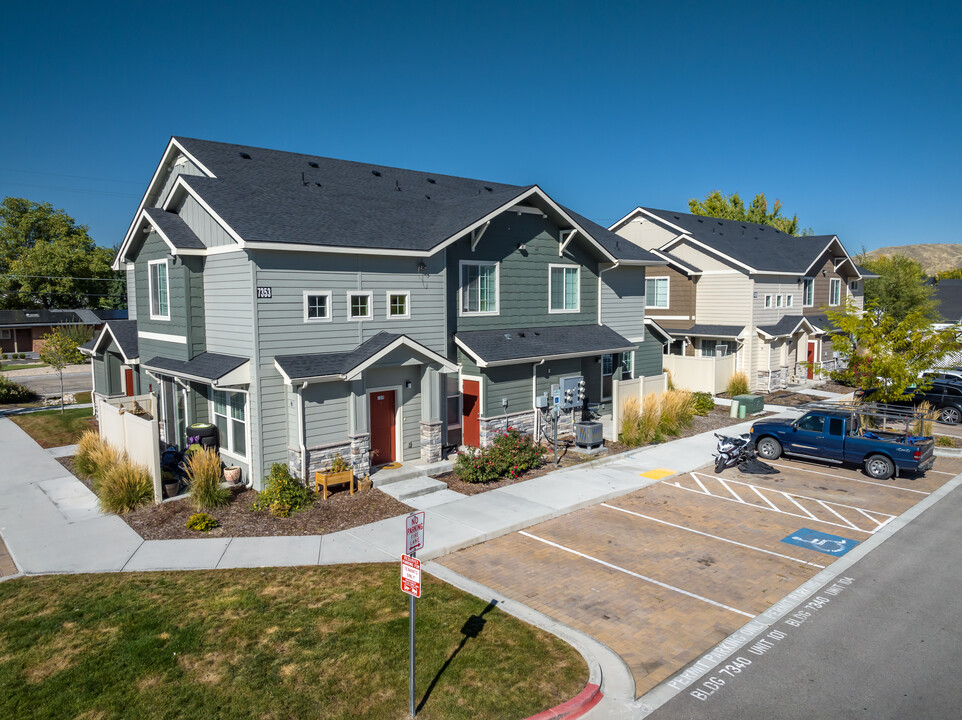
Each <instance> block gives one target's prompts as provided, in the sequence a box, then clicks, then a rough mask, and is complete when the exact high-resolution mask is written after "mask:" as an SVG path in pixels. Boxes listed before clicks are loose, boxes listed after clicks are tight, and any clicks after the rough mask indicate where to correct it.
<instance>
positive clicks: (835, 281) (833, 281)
mask: <svg viewBox="0 0 962 720" xmlns="http://www.w3.org/2000/svg"><path fill="white" fill-rule="evenodd" d="M833 287H837V288H838V300H836V301H835V302H832V296H833V295H835V293H834V292H832V288H833ZM841 303H842V280H841V279H840V278H830V279H829V281H828V304H829V305H830V306H832V307H836V306H838V305H840V304H841Z"/></svg>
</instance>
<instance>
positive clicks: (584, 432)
mask: <svg viewBox="0 0 962 720" xmlns="http://www.w3.org/2000/svg"><path fill="white" fill-rule="evenodd" d="M604 441H605V437H604V428H603V427H602V425H601V423H600V422H576V423H575V445H577V446H578V447H582V448H594V447H598V446H599V445H601V444H602V443H604Z"/></svg>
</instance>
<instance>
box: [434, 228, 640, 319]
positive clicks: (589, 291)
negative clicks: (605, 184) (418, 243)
mask: <svg viewBox="0 0 962 720" xmlns="http://www.w3.org/2000/svg"><path fill="white" fill-rule="evenodd" d="M559 232H560V231H559V229H558V228H557V227H556V226H555V225H554V224H553V223H551V222H550V221H549V220H547V219H545V218H542V217H540V216H538V215H530V214H527V213H525V214H522V215H517V214H515V213H511V212H507V213H504V214H503V215H501V216H499V217H497V218H495V219H494V220H492V221H491V225H490V226H489V228H488V230H487V232H485V234H484V236H483V237H482V238H481V241H480V242H479V243H478V245H477V248H476V249H475V251H474V252H471V240H470V238H462V239H461V240H459V241H457V242H456V243H454V244H452V245H450V246H449V247H448V248H447V251H446V252H447V258H448V307H449V309H450V310H449V313H448V316H449V319H448V323H449V325H450V326H451V332H452V333H453V332H456V331H458V330H464V331H468V330H488V329H493V328H509V327H534V326H550V325H576V324H588V323H597V322H598V275H597V266H598V263H597V259H596V257H595V255H594V252H593V251H592V250H589V249H588V246H586V244H585V241H584V240H582V239H581V238H580V236H579V237H576V238H575V239H574V240H573V241H572V242H571V244H569V245H568V247H567V248H566V249H565V253H564V256H563V257H559V256H558V241H559V240H558V239H559ZM522 243H523V244H524V246H525V249H524V250H520V249H518V245H519V244H522ZM462 260H463V261H466V262H471V261H477V260H482V261H497V262H498V263H499V293H498V294H499V298H498V309H499V312H498V314H497V315H467V316H461V315H460V314H459V312H458V311H459V308H460V284H461V277H460V261H462ZM552 264H560V265H578V266H580V267H581V277H580V288H579V290H580V310H579V312H572V313H549V312H548V266H549V265H552ZM642 292H643V290H642Z"/></svg>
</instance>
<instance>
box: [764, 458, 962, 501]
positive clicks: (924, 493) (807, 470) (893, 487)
mask: <svg viewBox="0 0 962 720" xmlns="http://www.w3.org/2000/svg"><path fill="white" fill-rule="evenodd" d="M769 465H774V466H775V467H780V468H785V469H786V470H801V471H802V472H807V473H812V474H813V475H824V476H825V477H830V478H836V479H838V480H850V481H851V482H857V483H865V484H866V485H878V486H879V487H884V488H889V489H891V490H904V491H905V492H911V493H918V494H919V495H928V494H929V493H927V492H923V491H922V490H913V489H912V488H904V487H899V486H898V485H886V484H885V483H878V482H872V481H871V480H860V479H859V478H853V477H845V476H844V475H832V473H826V472H819V471H818V470H809V469H808V468H803V467H795V466H794V465H782V464H781V463H769ZM928 472H939V471H938V470H929V471H928ZM954 474H955V473H946V475H954Z"/></svg>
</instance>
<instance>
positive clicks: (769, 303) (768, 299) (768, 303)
mask: <svg viewBox="0 0 962 720" xmlns="http://www.w3.org/2000/svg"><path fill="white" fill-rule="evenodd" d="M765 307H766V308H770V307H773V303H772V296H771V295H766V296H765Z"/></svg>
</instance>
